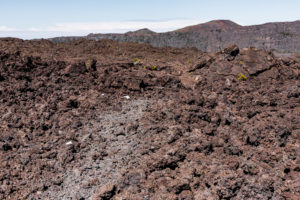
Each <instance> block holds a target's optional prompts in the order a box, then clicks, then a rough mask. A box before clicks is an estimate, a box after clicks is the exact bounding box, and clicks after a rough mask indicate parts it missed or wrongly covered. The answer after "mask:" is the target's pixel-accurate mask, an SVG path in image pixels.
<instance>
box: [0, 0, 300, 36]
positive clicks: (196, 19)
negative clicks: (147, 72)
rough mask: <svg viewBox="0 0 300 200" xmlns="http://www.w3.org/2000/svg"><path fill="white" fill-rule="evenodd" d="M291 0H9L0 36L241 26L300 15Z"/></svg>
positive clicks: (4, 7)
mask: <svg viewBox="0 0 300 200" xmlns="http://www.w3.org/2000/svg"><path fill="white" fill-rule="evenodd" d="M299 6H300V2H298V1H296V0H287V1H284V2H283V1H278V0H273V1H271V0H264V1H262V0H261V1H258V0H253V1H247V2H241V1H237V0H228V1H226V2H225V1H218V0H212V1H209V2H207V1H201V0H200V1H196V0H186V1H180V0H173V1H171V0H164V1H159V0H152V1H150V0H128V1H121V0H111V1H107V0H102V1H101V0H100V1H96V0H86V1H83V0H73V1H71V0H64V1H58V0H52V1H49V0H28V1H21V0H11V1H3V2H1V8H2V9H1V13H0V17H1V19H5V20H2V21H0V37H18V38H22V39H34V38H49V37H57V36H84V35H87V34H89V33H125V32H128V31H135V30H138V29H142V28H149V29H150V30H153V31H155V32H167V31H173V30H176V29H178V28H183V27H186V26H190V25H196V24H201V23H205V22H208V21H211V20H223V19H225V20H231V21H233V22H235V23H237V24H240V25H244V26H245V25H257V24H264V23H269V22H285V21H296V20H299V19H300V13H299V12H298V9H297V8H299Z"/></svg>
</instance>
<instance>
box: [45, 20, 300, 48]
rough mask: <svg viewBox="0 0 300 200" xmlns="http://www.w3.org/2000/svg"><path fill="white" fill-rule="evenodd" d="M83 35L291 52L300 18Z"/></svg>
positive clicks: (299, 44) (299, 39)
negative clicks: (284, 20)
mask: <svg viewBox="0 0 300 200" xmlns="http://www.w3.org/2000/svg"><path fill="white" fill-rule="evenodd" d="M82 38H88V39H92V40H101V39H111V40H116V41H122V42H139V43H149V44H151V45H153V46H158V47H162V46H172V47H196V48H198V49H200V50H203V51H218V50H220V49H222V48H224V47H225V46H227V45H229V44H232V43H235V44H237V45H238V46H239V47H240V48H244V47H250V46H253V47H257V48H260V49H270V50H275V51H277V52H283V53H289V52H300V21H295V22H278V23H267V24H262V25H254V26H240V25H238V24H236V23H234V22H231V21H229V20H216V21H211V22H208V23H204V24H199V25H195V26H189V27H185V28H183V29H179V30H176V31H172V32H166V33H155V32H153V31H150V30H148V29H141V30H138V31H134V32H128V33H125V34H89V35H88V36H85V37H82ZM74 39H78V37H59V38H51V39H50V40H51V41H53V42H68V41H70V40H74Z"/></svg>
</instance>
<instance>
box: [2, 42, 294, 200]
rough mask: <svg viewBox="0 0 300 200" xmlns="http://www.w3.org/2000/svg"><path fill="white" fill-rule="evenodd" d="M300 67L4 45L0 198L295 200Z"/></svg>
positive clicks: (224, 55)
mask: <svg viewBox="0 0 300 200" xmlns="http://www.w3.org/2000/svg"><path fill="white" fill-rule="evenodd" d="M299 77H300V58H299V57H297V56H293V57H284V58H277V57H275V56H274V55H273V54H272V53H271V52H268V51H262V50H259V49H255V48H247V49H239V48H238V47H237V46H234V45H232V46H230V47H228V48H226V49H224V50H222V51H220V52H215V53H205V52H202V51H199V50H197V49H188V48H185V49H176V48H154V47H151V46H150V45H145V44H143V45H141V44H137V43H117V42H114V41H109V40H101V41H97V42H96V41H89V40H83V39H81V40H74V41H72V42H70V43H64V44H62V43H57V44H55V43H52V42H50V41H47V40H41V41H23V40H18V39H12V38H6V39H0V117H1V120H0V199H12V200H15V199H34V200H36V199H48V200H55V199H76V200H84V199H92V200H97V199H102V200H107V199H113V200H117V199H119V200H121V199H123V200H125V199H128V200H139V199H141V200H142V199H148V200H159V199H167V200H168V199H170V200H177V199H178V200H210V199H212V200H214V199H233V200H240V199H274V200H281V199H282V200H283V199H292V200H294V199H295V200H297V199H300V150H299V149H300V98H299V96H300V83H299Z"/></svg>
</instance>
